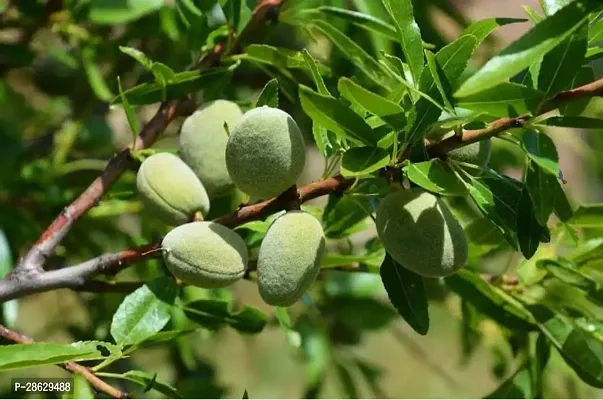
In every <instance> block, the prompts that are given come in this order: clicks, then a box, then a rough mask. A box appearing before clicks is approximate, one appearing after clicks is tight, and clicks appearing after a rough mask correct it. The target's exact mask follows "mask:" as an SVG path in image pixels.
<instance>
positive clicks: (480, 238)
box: [465, 218, 506, 260]
mask: <svg viewBox="0 0 603 400" xmlns="http://www.w3.org/2000/svg"><path fill="white" fill-rule="evenodd" d="M465 234H466V235H467V239H468V242H469V258H470V259H476V260H481V257H483V256H484V255H486V254H488V253H489V252H491V251H493V250H495V249H498V248H499V247H501V246H502V245H503V244H504V243H506V242H505V238H504V237H503V236H502V235H501V234H500V231H499V229H498V228H497V227H496V225H494V224H493V223H492V222H490V221H489V220H488V219H486V218H477V219H475V220H474V221H472V222H471V223H469V225H467V226H466V227H465Z"/></svg>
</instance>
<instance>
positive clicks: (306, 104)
mask: <svg viewBox="0 0 603 400" xmlns="http://www.w3.org/2000/svg"><path fill="white" fill-rule="evenodd" d="M299 98H300V101H301V105H302V108H303V109H304V112H305V113H306V114H307V115H308V116H309V117H310V118H312V120H313V121H314V122H316V123H318V124H319V125H321V126H323V127H325V128H327V129H328V130H330V131H333V132H335V134H337V135H338V136H339V137H340V138H341V139H344V140H345V139H350V140H353V141H355V142H357V143H359V144H360V143H363V144H367V145H369V146H375V145H376V144H377V137H376V136H375V135H374V134H373V130H372V129H371V127H370V126H369V125H368V124H367V123H366V122H365V121H364V119H363V118H362V117H361V116H359V115H358V114H356V113H355V112H354V111H352V110H351V109H350V108H349V107H348V106H347V105H345V104H344V103H343V102H342V101H340V100H338V99H335V98H333V97H331V96H325V95H322V94H318V93H316V92H315V91H313V90H312V89H310V88H309V87H307V86H304V85H299Z"/></svg>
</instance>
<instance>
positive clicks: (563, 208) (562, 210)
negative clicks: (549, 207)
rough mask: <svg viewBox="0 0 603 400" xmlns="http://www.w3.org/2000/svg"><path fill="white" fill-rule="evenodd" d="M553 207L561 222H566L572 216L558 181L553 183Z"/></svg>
mask: <svg viewBox="0 0 603 400" xmlns="http://www.w3.org/2000/svg"><path fill="white" fill-rule="evenodd" d="M555 183H556V184H555V207H554V209H553V211H554V212H555V215H556V216H557V218H559V220H560V221H561V222H567V221H569V220H570V219H571V218H573V216H574V210H573V209H572V206H571V205H570V203H569V201H568V199H567V196H566V195H565V192H564V191H563V188H562V187H561V185H560V184H559V181H556V182H555Z"/></svg>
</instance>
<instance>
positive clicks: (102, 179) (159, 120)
mask: <svg viewBox="0 0 603 400" xmlns="http://www.w3.org/2000/svg"><path fill="white" fill-rule="evenodd" d="M284 2H285V0H262V1H261V2H260V3H259V4H258V6H257V7H256V8H255V10H254V11H253V15H252V19H251V21H250V22H249V24H248V25H247V26H246V27H245V28H244V29H243V31H242V32H241V34H240V35H239V37H238V38H237V40H236V42H235V43H236V44H237V46H236V47H237V48H238V47H240V45H241V44H242V43H243V42H244V41H245V40H247V38H248V37H249V35H250V34H251V33H252V32H253V31H254V30H255V29H256V28H257V27H258V26H259V25H261V23H262V22H263V21H264V20H265V19H267V18H268V16H269V15H270V13H271V12H273V11H276V12H278V9H279V8H280V7H281V6H282V4H283V3H284ZM224 51H225V46H224V44H223V43H219V44H217V45H216V47H215V48H214V49H213V51H212V52H210V54H209V55H208V57H207V58H206V59H205V60H203V61H202V67H206V66H208V65H212V64H214V63H215V62H216V61H218V60H219V59H220V57H221V56H222V54H223V53H224ZM194 109H195V104H194V103H193V102H192V101H190V100H188V99H180V100H177V101H171V102H167V103H163V104H162V105H161V107H160V108H159V110H158V111H157V113H156V114H155V116H154V117H153V118H152V119H151V120H150V121H149V122H148V123H147V124H146V125H145V126H144V127H143V128H142V130H141V132H140V134H139V135H138V136H137V138H136V140H135V142H134V143H132V144H131V145H130V146H128V147H127V148H125V149H124V150H122V151H121V152H120V153H119V154H117V155H116V156H115V157H113V158H112V159H111V160H110V161H109V163H108V164H107V167H106V168H105V171H103V173H102V174H101V176H99V177H98V178H97V179H95V180H94V182H92V184H91V185H90V186H89V187H88V188H87V189H86V190H85V191H84V192H83V193H82V194H81V195H80V196H79V197H78V198H77V199H76V200H74V201H73V203H71V204H70V205H69V206H67V207H66V208H65V209H64V210H63V211H62V212H61V214H60V215H59V216H58V217H57V218H56V219H55V220H54V221H53V222H52V223H51V224H50V226H48V228H46V230H45V231H44V232H43V233H42V235H41V236H40V238H39V239H38V240H37V242H36V243H35V244H34V245H33V246H32V248H31V249H30V250H29V251H28V252H27V254H26V255H25V256H24V257H23V258H22V259H21V261H20V262H19V264H18V265H17V267H16V268H15V270H14V271H13V274H16V275H20V276H23V277H28V276H33V275H37V274H40V273H42V272H43V271H44V269H43V267H44V264H45V261H46V259H47V258H48V257H49V256H50V255H51V254H52V253H53V252H54V250H55V249H56V247H57V246H58V245H59V243H60V242H61V241H62V240H63V238H64V237H65V236H66V235H67V233H68V232H69V231H70V229H71V227H72V225H73V224H74V223H75V222H76V221H77V220H78V219H79V218H80V217H81V216H82V215H84V214H85V213H86V212H88V210H90V209H91V208H92V207H94V206H95V205H96V204H97V202H98V201H99V200H100V198H101V197H102V196H103V195H104V194H105V193H106V192H107V190H108V189H109V188H110V187H111V186H112V185H113V184H114V183H115V182H116V181H117V180H118V179H119V177H120V176H121V175H122V174H123V173H124V171H125V170H126V169H128V167H130V165H131V164H132V162H133V160H132V157H131V156H130V151H131V150H141V149H145V148H148V147H149V146H151V145H152V144H153V143H154V142H155V140H156V139H157V138H158V136H159V135H160V134H161V133H162V132H163V131H164V130H165V128H166V127H167V126H168V124H169V123H170V122H171V121H173V120H174V119H175V118H176V117H179V116H185V115H189V114H191V113H192V112H193V111H194Z"/></svg>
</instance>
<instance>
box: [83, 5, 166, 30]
mask: <svg viewBox="0 0 603 400" xmlns="http://www.w3.org/2000/svg"><path fill="white" fill-rule="evenodd" d="M162 6H163V0H90V12H89V14H88V18H90V21H92V22H93V23H95V24H110V25H114V24H125V23H128V22H132V21H134V20H137V19H139V18H141V17H143V16H145V15H147V14H150V13H152V12H154V11H157V10H159V9H160V8H161V7H162Z"/></svg>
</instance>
